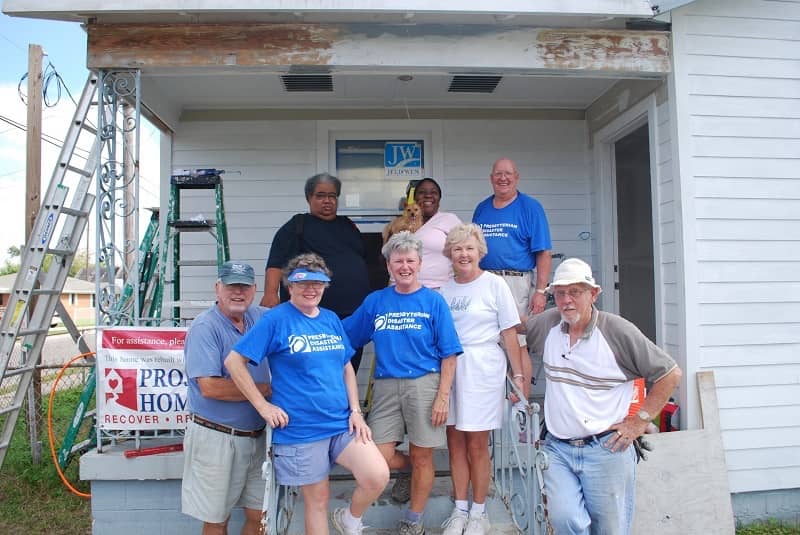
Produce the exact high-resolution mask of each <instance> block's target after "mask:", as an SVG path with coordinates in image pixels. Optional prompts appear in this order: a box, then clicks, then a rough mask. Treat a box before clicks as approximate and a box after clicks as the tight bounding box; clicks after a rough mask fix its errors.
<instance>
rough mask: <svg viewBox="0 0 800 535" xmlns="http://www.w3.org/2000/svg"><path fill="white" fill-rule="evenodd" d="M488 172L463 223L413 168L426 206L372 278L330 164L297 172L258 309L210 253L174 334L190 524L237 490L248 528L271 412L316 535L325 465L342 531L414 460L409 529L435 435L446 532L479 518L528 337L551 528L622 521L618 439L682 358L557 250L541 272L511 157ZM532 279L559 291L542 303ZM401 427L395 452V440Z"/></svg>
mask: <svg viewBox="0 0 800 535" xmlns="http://www.w3.org/2000/svg"><path fill="white" fill-rule="evenodd" d="M490 180H491V184H492V188H493V192H494V193H493V195H492V196H490V197H489V198H487V199H486V200H485V201H483V202H481V203H480V204H479V205H478V207H477V208H476V209H475V212H474V214H473V222H472V223H466V224H465V223H461V221H460V220H459V219H458V217H456V216H455V215H454V214H450V213H446V212H440V211H439V203H440V201H441V197H442V190H441V187H440V186H439V184H438V183H437V182H436V181H435V180H433V179H432V178H426V179H423V180H421V181H420V182H419V183H418V184H417V185H416V188H415V192H414V198H415V201H416V202H417V203H418V204H419V206H420V207H421V208H422V214H423V223H424V224H423V226H422V228H420V229H419V230H418V231H417V232H416V233H414V234H412V233H410V232H400V233H398V234H395V235H393V236H392V237H391V238H390V239H389V240H388V241H387V243H385V244H384V246H383V248H382V250H381V252H382V254H383V257H384V258H385V260H386V266H387V270H388V272H389V275H390V278H391V281H392V284H391V285H390V286H388V287H386V288H382V289H379V290H376V291H373V292H371V293H369V289H368V288H366V289H365V288H364V284H365V281H367V280H368V278H367V276H366V263H365V261H364V251H363V243H362V241H361V240H360V236H359V232H358V229H357V228H356V227H355V225H353V223H352V222H351V221H350V220H349V219H347V218H346V217H343V216H339V215H337V201H338V197H339V195H340V193H341V183H340V182H339V180H338V179H336V178H335V177H333V176H330V175H328V174H321V175H315V176H314V177H311V178H310V179H309V180H308V181H307V183H306V190H305V194H306V200H307V201H308V204H309V208H310V213H309V214H305V215H302V216H295V217H293V218H292V219H291V220H290V221H289V222H287V223H286V224H285V225H284V226H283V227H281V229H279V230H278V232H277V234H276V236H275V239H274V241H273V245H272V248H271V250H270V254H269V259H268V261H267V267H266V273H265V286H266V289H265V292H264V297H263V299H262V301H261V305H262V306H261V307H257V306H253V301H254V298H255V292H256V284H255V275H254V271H253V268H252V267H251V266H249V265H247V264H243V263H238V262H228V263H226V264H224V265H223V266H222V267H221V268H220V270H219V278H218V280H217V283H216V296H217V303H216V305H215V306H214V307H212V308H211V309H209V310H208V311H206V312H204V313H203V314H202V315H201V316H198V318H197V319H195V320H194V322H193V323H192V326H191V328H190V330H189V333H188V335H187V342H186V351H185V354H186V370H187V375H188V377H189V400H188V405H189V410H190V412H191V422H190V424H189V427H188V428H187V432H186V437H185V444H184V450H185V452H186V453H185V465H184V480H183V491H182V508H183V511H184V512H185V513H186V514H189V515H191V516H193V517H195V518H198V519H200V520H201V521H202V522H203V533H204V534H213V533H226V532H227V522H228V517H229V515H230V511H231V509H232V508H233V507H234V506H237V505H238V506H241V507H243V508H244V512H245V523H244V526H243V528H242V533H243V534H251V533H257V532H258V528H259V519H260V508H261V505H262V500H263V491H264V484H263V481H262V480H261V474H260V467H261V462H262V461H263V456H264V441H263V440H258V437H261V436H262V434H263V430H264V428H265V426H266V425H269V426H270V427H272V428H273V429H274V432H273V443H274V447H273V453H274V467H275V474H276V478H277V480H278V482H279V483H281V484H284V485H293V486H298V487H300V489H301V491H302V493H303V499H304V503H305V532H306V533H308V534H314V535H316V534H327V533H328V501H329V493H330V490H329V485H328V473H329V472H330V470H331V468H332V467H333V465H334V464H339V465H341V466H343V467H344V468H346V469H348V470H350V471H351V472H352V473H353V476H354V479H355V482H356V488H355V490H354V492H353V495H352V498H351V501H350V503H349V505H348V506H347V507H343V508H337V509H335V510H334V511H333V512H332V513H331V522H332V524H333V526H334V528H335V530H336V531H337V532H338V533H340V534H357V533H362V531H363V529H364V526H363V523H362V516H363V514H364V513H365V511H366V510H367V508H368V507H369V505H370V504H371V503H372V502H373V501H375V500H376V499H377V498H378V496H379V495H380V494H381V493H382V492H383V490H384V488H385V487H386V485H387V483H388V481H389V478H390V471H395V472H400V473H401V474H409V473H410V475H409V476H408V477H407V478H405V481H407V482H408V484H409V498H410V502H409V505H408V508H407V510H406V511H405V513H404V515H403V518H402V519H401V521H400V523H399V525H398V529H397V531H398V533H400V534H404V535H405V534H408V535H418V534H424V533H425V530H424V527H423V521H422V520H423V514H424V511H425V505H426V502H427V500H428V497H429V495H430V493H431V490H432V487H433V482H434V476H435V471H434V465H433V451H434V449H435V448H437V447H442V446H444V445H445V444H446V445H447V448H448V450H449V457H450V468H451V475H452V490H453V498H454V501H455V503H454V507H453V511H452V513H451V515H450V516H449V518H448V519H447V520H445V522H444V523H443V526H442V527H443V528H444V533H445V534H446V535H454V534H457V535H461V534H462V533H465V534H483V533H488V532H489V528H490V525H489V519H488V516H487V514H486V498H487V495H488V491H489V486H490V478H491V465H490V459H489V450H488V443H489V433H490V432H491V431H492V430H494V429H498V428H500V427H501V426H502V421H503V414H504V407H505V403H506V400H505V381H506V377H507V376H508V377H510V378H511V380H512V381H513V382H514V383H515V385H516V387H517V390H518V391H521V392H522V393H523V395H525V396H527V395H528V394H529V389H530V384H531V377H532V364H531V360H530V358H529V356H528V352H527V348H528V347H530V348H531V349H532V350H533V351H535V352H536V354H538V355H542V357H543V359H544V366H545V377H546V380H547V383H546V384H547V390H546V397H545V421H546V422H547V431H546V436H545V437H544V439H545V448H546V449H547V451H548V452H549V453H550V455H551V466H550V468H549V469H548V470H546V471H545V482H544V483H545V492H546V493H547V495H548V497H549V499H548V504H549V511H548V513H549V518H550V521H551V523H552V524H553V527H554V529H555V533H557V534H561V533H587V534H588V533H589V532H590V531H591V532H592V533H627V532H629V529H630V524H631V520H632V513H633V474H634V466H635V461H634V458H633V452H632V447H631V443H632V441H633V440H634V439H635V438H637V437H638V436H639V435H641V434H642V433H644V429H645V428H646V426H647V424H648V423H649V421H650V420H651V419H652V417H651V416H650V415H651V414H652V415H655V414H657V413H658V412H659V411H660V410H661V408H662V406H663V405H664V403H665V402H666V401H667V399H668V397H669V394H670V393H671V392H672V390H673V388H674V387H675V386H676V385H677V383H678V381H679V379H680V370H679V369H678V368H677V366H676V365H675V362H674V360H672V359H671V358H670V357H669V356H668V355H666V354H665V353H664V352H663V351H662V350H660V349H659V348H658V347H657V346H655V345H654V344H653V343H652V342H650V341H649V340H647V338H646V337H644V335H642V334H641V332H639V331H638V329H636V328H635V327H634V326H633V325H632V324H630V323H628V322H626V321H625V320H623V319H622V318H620V317H618V316H615V315H612V314H607V313H603V312H599V311H598V310H597V309H596V308H595V307H594V303H595V301H596V299H597V297H598V295H599V293H600V287H599V286H598V285H597V284H596V283H595V282H594V279H593V278H592V272H591V268H590V267H589V266H588V265H587V264H586V263H585V262H583V261H581V260H578V259H569V260H566V261H564V262H562V264H561V265H559V267H558V268H557V269H556V272H555V275H554V280H553V282H552V283H551V284H548V282H549V277H550V269H551V264H550V258H551V257H550V248H551V245H550V234H549V229H548V226H547V219H546V217H545V214H544V210H543V208H542V206H541V204H539V203H538V201H536V200H535V199H533V198H532V197H529V196H527V195H525V194H523V193H521V192H519V191H518V189H517V184H518V182H519V173H518V171H517V169H516V165H515V164H514V162H513V161H511V160H509V159H505V158H503V159H500V160H498V161H496V162H495V164H494V166H493V168H492V171H491V174H490ZM279 286H282V288H280V289H279ZM279 291H280V292H282V293H285V295H284V299H285V300H284V302H282V303H280V304H279V297H278V295H279ZM547 292H551V293H552V294H553V295H554V296H555V302H556V308H555V309H553V310H551V311H545V310H544V309H545V303H546V293H547ZM267 310H269V311H268V312H267ZM370 341H372V342H373V343H374V347H375V371H374V379H375V380H374V389H373V395H372V404H371V409H370V412H369V415H368V421H365V418H364V414H363V412H362V408H361V405H360V401H359V395H358V387H357V383H356V371H357V368H358V364H359V361H360V348H363V346H364V345H366V344H367V343H368V342H370ZM636 377H645V378H646V379H647V380H648V381H649V382H651V383H652V384H653V386H652V387H651V390H650V392H649V395H648V396H647V397H646V399H645V400H644V402H643V405H642V408H641V410H640V411H639V413H638V414H637V415H634V416H625V415H626V414H627V406H628V405H629V404H630V400H631V398H632V394H633V391H632V381H633V379H634V378H636ZM626 396H627V398H626ZM626 400H627V404H626V403H625V402H626ZM511 401H512V402H513V401H516V399H515V398H514V396H512V400H511ZM623 409H624V412H623ZM406 438H407V439H408V443H409V449H408V453H407V454H406V453H404V452H402V451H400V450H398V445H399V444H400V443H402V442H404V440H405V439H406ZM403 480H404V478H402V477H401V478H400V479H398V482H397V483H396V486H397V485H398V484H399V483H400V482H401V481H403ZM470 490H471V496H472V504H471V505H470V504H469V501H468V500H469V496H470ZM393 495H394V493H393Z"/></svg>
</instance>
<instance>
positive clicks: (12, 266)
mask: <svg viewBox="0 0 800 535" xmlns="http://www.w3.org/2000/svg"><path fill="white" fill-rule="evenodd" d="M6 254H8V256H10V257H11V258H6V260H5V262H4V263H3V265H2V267H0V275H10V274H12V273H16V272H18V271H19V261H16V262H15V261H14V259H15V258H19V257H20V255H21V251H20V249H19V247H17V246H16V245H12V246H11V247H9V248H8V251H6Z"/></svg>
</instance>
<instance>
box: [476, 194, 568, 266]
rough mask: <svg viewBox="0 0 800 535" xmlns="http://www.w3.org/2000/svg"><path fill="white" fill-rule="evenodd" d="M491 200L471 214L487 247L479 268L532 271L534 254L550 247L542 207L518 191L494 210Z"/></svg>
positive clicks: (534, 261)
mask: <svg viewBox="0 0 800 535" xmlns="http://www.w3.org/2000/svg"><path fill="white" fill-rule="evenodd" d="M493 198H494V197H493V196H492V197H489V198H487V199H484V200H483V201H481V202H480V204H478V206H477V207H475V212H474V213H473V214H472V222H473V223H475V224H477V225H478V226H480V227H481V230H482V231H483V237H484V238H486V245H487V247H488V248H489V252H488V253H487V254H486V256H484V257H483V259H481V263H480V266H481V268H483V269H513V270H516V271H532V270H533V268H535V267H536V253H537V252H539V251H547V250H550V249H552V248H553V246H552V244H551V243H550V226H549V225H548V224H547V217H546V216H545V213H544V208H542V205H541V204H539V201H537V200H536V199H534V198H533V197H530V196H529V195H525V194H524V193H522V192H520V191H518V192H517V198H516V199H514V200H513V201H512V202H511V204H509V205H508V206H506V207H505V208H500V209H497V208H495V207H494V206H493V205H492V199H493Z"/></svg>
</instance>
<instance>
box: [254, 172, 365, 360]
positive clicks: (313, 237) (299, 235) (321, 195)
mask: <svg viewBox="0 0 800 535" xmlns="http://www.w3.org/2000/svg"><path fill="white" fill-rule="evenodd" d="M304 193H305V198H306V202H307V203H308V213H305V214H295V215H294V216H292V218H291V219H289V221H287V222H286V223H284V225H283V226H281V228H279V229H278V232H276V233H275V237H274V238H273V240H272V245H271V246H270V249H269V258H267V266H266V271H265V272H264V296H263V297H262V298H261V306H265V307H274V306H276V305H277V304H278V303H279V302H281V301H286V300H288V299H289V294H288V293H287V291H286V285H285V284H283V285H281V280H282V275H281V269H282V268H283V266H285V265H286V263H287V262H288V261H289V260H290V259H291V258H293V257H295V256H297V255H298V254H300V253H316V254H318V255H319V256H321V257H322V259H323V260H325V263H326V264H327V265H328V267H329V268H330V269H331V271H333V275H332V277H333V278H334V279H335V280H334V284H333V285H332V286H331V287H330V288H329V289H327V290H326V291H325V295H324V296H323V298H322V306H323V307H324V308H328V309H330V310H333V311H334V312H335V313H336V315H337V316H339V318H340V319H344V318H346V317H347V316H349V315H350V314H352V313H353V311H354V310H355V309H356V308H358V306H359V305H360V304H361V302H362V301H363V300H364V298H365V297H366V296H367V294H368V293H369V292H370V278H369V270H368V268H367V260H366V251H365V249H364V238H363V236H362V235H361V232H360V231H359V230H358V228H357V227H356V225H355V224H354V223H353V221H352V220H351V219H350V218H348V217H346V216H343V215H339V214H338V208H339V196H340V195H341V193H342V182H341V181H340V180H339V179H338V178H336V177H335V176H332V175H330V174H328V173H319V174H316V175H314V176H312V177H310V178H309V179H308V180H306V183H305V188H304ZM279 293H280V299H279ZM361 349H362V348H360V347H357V348H355V350H356V351H355V353H354V354H353V358H352V359H351V362H352V363H353V368H354V369H355V371H358V366H359V364H360V363H361Z"/></svg>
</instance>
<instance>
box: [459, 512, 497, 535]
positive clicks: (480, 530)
mask: <svg viewBox="0 0 800 535" xmlns="http://www.w3.org/2000/svg"><path fill="white" fill-rule="evenodd" d="M490 529H491V525H490V524H489V517H487V516H486V513H483V514H482V515H472V514H471V515H469V522H467V529H465V530H464V535H486V534H487V533H489V530H490Z"/></svg>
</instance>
